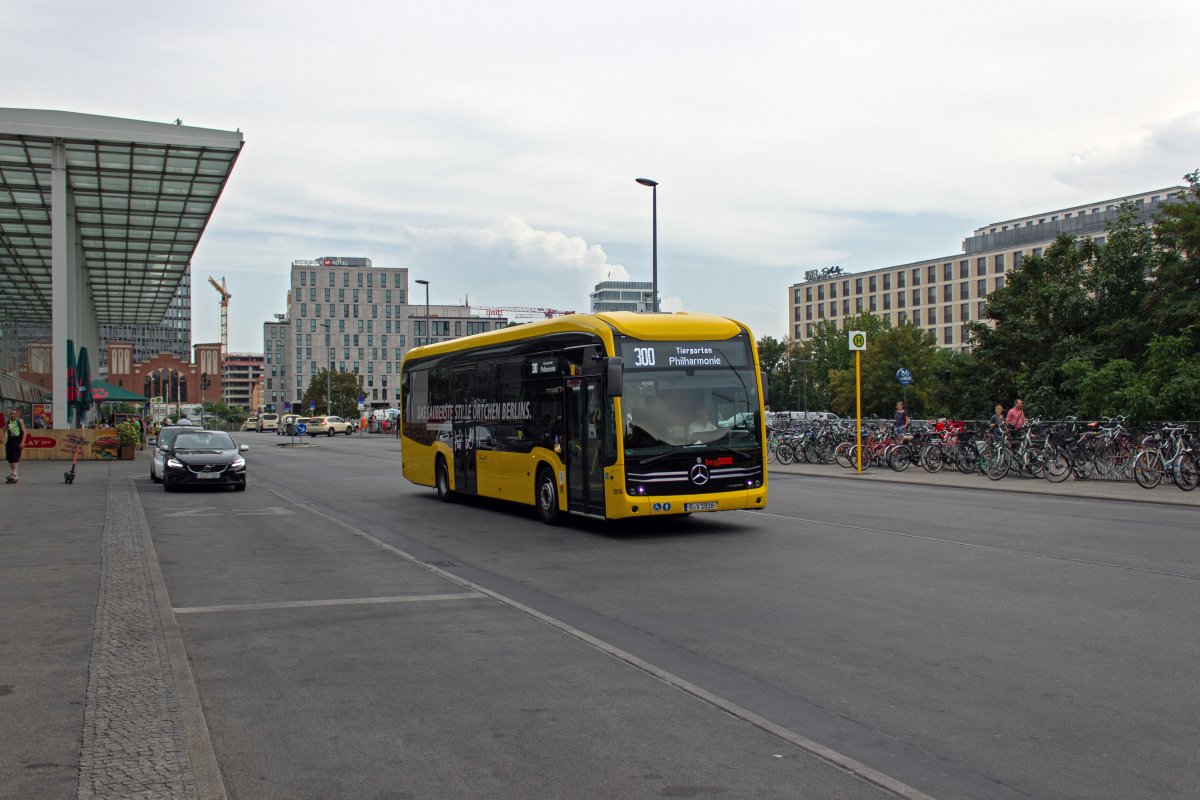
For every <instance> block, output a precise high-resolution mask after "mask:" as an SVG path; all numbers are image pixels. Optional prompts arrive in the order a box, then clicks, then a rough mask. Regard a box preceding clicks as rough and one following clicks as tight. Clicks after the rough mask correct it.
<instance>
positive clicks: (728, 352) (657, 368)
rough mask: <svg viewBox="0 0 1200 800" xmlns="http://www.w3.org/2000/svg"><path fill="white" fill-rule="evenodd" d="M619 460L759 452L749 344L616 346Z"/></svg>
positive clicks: (628, 343)
mask: <svg viewBox="0 0 1200 800" xmlns="http://www.w3.org/2000/svg"><path fill="white" fill-rule="evenodd" d="M621 350H622V355H623V356H624V359H625V385H624V390H623V395H622V398H621V409H622V415H623V417H624V420H623V428H624V434H625V455H626V456H627V457H630V458H633V459H635V460H644V459H645V458H647V457H652V456H656V455H661V454H666V453H673V452H678V451H679V449H680V448H689V449H691V448H695V450H696V451H699V452H706V453H707V452H712V451H717V450H721V451H728V450H734V451H740V450H754V449H757V448H758V447H760V445H761V442H760V436H759V420H758V413H757V411H758V407H759V402H758V387H757V385H756V382H755V378H754V368H753V366H752V364H751V352H750V348H749V344H748V343H747V342H746V341H745V340H744V339H742V338H740V337H739V338H736V339H731V340H728V341H718V342H634V341H630V340H626V341H625V342H622V346H621Z"/></svg>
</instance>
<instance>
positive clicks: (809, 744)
mask: <svg viewBox="0 0 1200 800" xmlns="http://www.w3.org/2000/svg"><path fill="white" fill-rule="evenodd" d="M264 488H265V489H266V490H267V491H268V492H271V493H272V494H275V495H278V496H279V497H281V498H283V499H284V500H286V499H287V498H286V497H284V495H282V494H281V493H279V492H277V491H276V490H274V489H272V488H271V487H269V486H266V487H264ZM306 509H307V510H308V511H309V512H311V513H313V514H316V515H317V516H319V517H324V518H325V519H327V520H329V521H330V522H332V523H333V524H334V525H337V526H338V527H340V528H345V529H346V530H348V531H349V532H350V533H352V534H354V535H355V536H357V537H359V538H360V539H363V540H364V541H367V542H370V543H371V544H373V545H375V546H376V547H378V548H379V549H381V550H385V551H387V552H389V553H391V554H392V555H394V556H397V557H399V558H401V559H404V560H405V561H408V562H409V563H411V564H414V565H416V566H418V567H421V568H422V569H425V570H428V571H430V572H432V573H434V574H435V575H439V576H441V577H442V578H445V579H446V580H448V581H450V582H452V583H457V584H458V585H459V586H462V587H465V588H467V589H471V590H472V591H473V592H475V593H478V594H481V595H486V596H487V597H490V598H492V599H493V600H496V601H497V602H499V603H502V604H503V605H506V606H508V607H509V608H511V609H513V610H515V611H520V612H521V613H523V614H526V615H528V616H530V617H533V618H534V619H536V620H538V621H539V622H542V623H545V624H546V625H549V626H550V627H552V628H555V629H557V630H559V631H561V632H563V633H565V634H567V635H568V636H571V637H573V638H575V639H578V640H579V641H581V642H583V643H584V644H587V645H590V646H591V647H594V648H595V649H597V650H599V651H600V652H602V653H605V654H606V655H609V656H612V657H613V658H615V659H617V660H618V661H624V662H625V663H626V664H628V665H629V666H631V667H633V668H635V669H638V670H641V671H642V672H645V673H646V674H648V675H650V676H651V677H653V678H656V679H657V680H659V681H661V682H663V683H665V684H667V685H668V686H672V687H674V688H676V689H678V690H680V691H682V692H684V693H686V694H690V695H691V696H692V697H695V698H696V699H698V700H701V701H702V702H705V703H708V704H709V705H711V706H713V707H715V708H718V709H720V710H721V711H724V712H725V713H727V714H730V715H732V716H734V717H737V718H738V719H740V720H742V721H743V722H746V723H747V724H749V725H752V726H754V727H756V728H758V729H759V730H761V731H764V732H766V733H768V734H770V735H772V736H775V737H777V738H779V739H782V740H783V741H785V742H788V743H789V744H791V745H793V746H794V747H797V748H799V749H800V750H803V751H805V752H806V753H808V754H810V755H812V756H815V757H817V758H819V759H821V760H822V761H825V762H828V763H829V764H832V765H834V766H836V767H838V768H839V769H842V770H844V771H845V772H848V773H850V774H851V775H854V776H855V777H857V778H860V779H861V780H863V781H865V782H866V783H870V784H872V785H874V786H877V787H879V788H881V789H884V790H886V791H889V792H891V793H892V794H895V795H896V796H897V797H901V798H903V799H904V800H935V798H933V797H932V796H930V795H927V794H925V793H924V792H922V791H919V790H917V789H914V788H913V787H911V786H909V785H908V784H906V783H903V782H901V781H899V780H897V779H895V778H893V777H891V776H890V775H886V774H884V773H882V772H880V771H879V770H877V769H874V768H873V767H869V766H867V765H866V764H864V763H862V762H861V761H858V760H856V759H853V758H851V757H850V756H847V755H844V754H842V753H839V752H838V751H836V750H834V749H832V748H830V747H826V746H825V745H823V744H821V743H820V742H816V741H813V740H812V739H809V738H808V737H807V736H802V735H800V734H799V733H796V732H795V731H793V730H790V729H788V728H785V727H784V726H782V725H779V724H777V723H775V722H772V721H771V720H769V719H767V718H766V717H762V716H759V715H758V714H755V713H754V712H753V711H751V710H749V709H747V708H743V707H742V706H739V705H738V704H737V703H734V702H733V701H731V700H726V699H725V698H723V697H721V696H720V695H716V694H713V693H712V692H710V691H708V690H707V689H704V688H702V687H701V686H698V685H697V684H694V683H692V682H691V681H688V680H685V679H683V678H681V677H679V676H678V675H676V674H674V673H672V672H668V671H666V670H664V669H661V668H659V667H656V666H655V665H654V664H651V663H650V662H648V661H645V660H643V659H641V658H638V657H637V656H635V655H634V654H633V653H630V652H628V651H626V650H622V649H621V648H619V647H617V646H616V645H613V644H609V643H608V642H606V641H604V640H603V639H597V638H596V637H595V636H592V635H591V634H589V633H585V632H584V631H581V630H579V629H578V628H576V627H574V626H572V625H569V624H568V623H566V622H563V621H562V620H560V619H557V618H555V617H552V616H550V615H549V614H545V613H543V612H541V611H538V610H537V609H535V608H532V607H531V606H527V605H525V604H524V603H521V602H518V601H517V600H513V599H512V598H510V597H506V596H504V595H502V594H500V593H499V592H496V591H493V590H491V589H489V588H487V587H486V586H483V585H481V584H478V583H475V582H474V581H471V580H468V579H466V578H462V577H459V576H458V575H455V574H454V573H452V572H447V571H446V570H444V569H441V568H439V567H435V566H434V565H432V564H430V563H428V562H425V561H421V560H420V559H418V558H416V557H415V556H413V555H412V554H410V553H406V552H404V551H403V550H401V549H400V548H398V547H393V546H392V545H390V544H388V543H387V542H385V541H382V540H381V539H378V538H376V537H374V536H372V535H371V534H369V533H367V532H366V531H363V530H360V529H358V528H356V527H354V526H353V525H351V524H350V523H348V522H344V521H342V520H340V519H338V518H337V517H334V516H332V515H330V514H326V513H325V512H324V511H321V510H320V509H319V508H317V507H316V506H306ZM755 513H762V512H755Z"/></svg>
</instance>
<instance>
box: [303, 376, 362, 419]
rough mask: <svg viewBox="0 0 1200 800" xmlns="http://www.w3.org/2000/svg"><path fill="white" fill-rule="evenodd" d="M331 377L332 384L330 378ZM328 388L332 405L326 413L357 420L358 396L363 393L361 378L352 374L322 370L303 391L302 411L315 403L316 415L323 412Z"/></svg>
mask: <svg viewBox="0 0 1200 800" xmlns="http://www.w3.org/2000/svg"><path fill="white" fill-rule="evenodd" d="M331 376H332V383H331V382H330V378H331ZM327 385H328V387H329V397H330V398H331V401H332V403H333V407H332V409H330V410H329V412H328V413H330V414H332V415H334V416H338V417H343V418H348V419H357V418H358V396H359V395H360V394H362V393H363V388H362V378H360V377H359V376H358V375H356V374H354V373H353V372H330V370H328V369H322V370H320V371H319V372H317V373H316V374H314V375H313V377H312V382H311V383H309V384H308V388H307V389H305V390H304V398H303V400H302V401H301V402H302V403H303V409H302V411H303V410H306V409H307V408H308V404H309V403H310V402H315V403H316V406H315V408H316V411H317V413H323V412H324V411H325V398H326V386H327Z"/></svg>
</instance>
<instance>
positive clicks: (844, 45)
mask: <svg viewBox="0 0 1200 800" xmlns="http://www.w3.org/2000/svg"><path fill="white" fill-rule="evenodd" d="M0 20H2V21H3V23H2V27H0V32H2V33H0V75H2V76H3V79H2V80H0V106H5V107H12V108H43V109H56V110H67V111H79V112H85V113H92V114H105V115H111V116H119V117H129V118H134V119H144V120H154V121H163V122H171V121H173V120H175V119H176V118H180V119H182V120H183V121H184V123H185V124H188V125H195V126H199V127H207V128H219V129H224V130H234V129H240V130H241V131H242V132H243V134H244V136H245V141H246V144H245V148H244V149H243V151H242V155H241V157H240V159H239V162H238V164H237V166H236V168H235V169H234V172H233V176H232V178H231V180H230V183H229V186H228V187H227V189H226V192H225V194H224V196H223V198H222V200H221V203H220V204H219V205H218V208H217V212H216V214H215V215H214V217H213V219H212V222H211V224H210V225H209V228H208V230H207V232H206V233H205V235H204V239H203V241H202V242H201V246H200V249H199V251H198V253H197V255H196V258H195V260H194V262H193V273H194V274H193V284H194V301H193V311H192V314H193V341H198V342H200V341H215V340H216V339H217V338H218V327H219V322H218V320H219V312H218V304H217V296H216V293H215V292H213V291H212V289H211V288H210V287H208V286H207V277H208V276H209V275H212V276H215V277H217V278H218V279H219V278H220V277H222V276H224V277H225V278H226V280H227V282H228V284H229V288H230V291H231V292H232V293H233V301H232V308H231V325H230V346H231V348H232V349H234V350H237V351H260V350H261V349H262V333H261V331H262V328H261V323H262V322H263V321H264V320H266V319H269V318H270V315H271V314H272V313H275V312H282V311H283V310H284V304H285V292H286V289H287V280H288V268H289V264H290V262H291V261H292V260H293V259H306V258H317V257H320V256H334V255H337V256H366V257H369V258H371V259H372V260H373V261H374V263H375V264H376V265H379V266H403V267H408V268H409V269H410V278H425V279H428V280H430V281H431V287H430V288H431V297H430V299H431V301H432V302H433V303H435V304H436V303H454V302H462V301H463V300H464V299H466V298H469V299H470V301H471V302H472V303H477V304H482V305H494V306H510V305H521V306H538V307H552V308H560V309H575V310H583V311H586V310H587V306H588V293H589V291H590V290H591V288H592V287H593V286H594V284H595V283H596V282H597V281H599V280H603V279H605V278H606V277H612V278H614V279H619V278H630V279H633V280H649V279H650V261H651V259H650V256H651V247H650V233H651V213H650V212H651V193H650V190H649V189H647V188H644V187H642V186H639V185H637V184H636V183H634V179H635V178H637V177H648V178H653V179H655V180H657V181H659V182H660V184H661V185H660V186H659V188H658V233H659V286H660V293H661V295H662V297H663V299H664V302H663V305H664V307H665V308H668V309H686V310H689V311H705V312H713V313H720V314H725V315H729V316H734V317H737V318H739V319H742V320H743V321H745V322H748V323H749V324H750V325H751V326H752V327H753V329H754V330H755V332H756V334H758V335H764V334H769V335H772V336H777V337H782V336H784V335H785V334H786V333H787V331H788V328H787V320H786V315H787V304H786V303H787V287H788V286H789V285H791V284H792V283H795V282H797V281H799V280H800V279H801V277H802V274H803V272H804V270H806V269H811V268H814V267H826V266H831V265H834V264H837V265H840V266H842V267H845V268H847V269H849V270H851V271H858V270H864V269H871V268H874V267H880V266H889V265H892V264H898V263H904V262H908V261H915V260H918V259H923V258H936V257H938V256H942V255H948V254H952V253H955V252H958V251H959V249H960V247H961V243H962V239H963V238H964V237H965V236H967V235H969V234H970V232H971V231H972V230H973V229H974V228H976V227H979V226H981V225H984V224H986V223H989V222H994V221H998V220H1002V219H1008V218H1011V217H1016V216H1021V215H1024V214H1031V213H1035V212H1038V211H1044V210H1050V209H1056V208H1061V207H1065V206H1070V205H1074V204H1077V203H1088V202H1092V201H1095V200H1100V199H1107V198H1112V197H1119V196H1122V195H1127V194H1133V193H1136V192H1141V191H1146V190H1150V189H1161V188H1164V187H1167V186H1173V185H1177V184H1180V183H1182V175H1183V174H1184V173H1185V172H1190V171H1191V170H1193V169H1196V168H1197V167H1200V89H1198V88H1197V80H1196V77H1195V34H1196V31H1197V30H1200V3H1196V2H1194V1H1193V0H1174V2H1162V1H1161V0H1144V2H1141V3H1130V2H1128V0H1122V2H1109V0H1091V1H1090V2H1074V1H1073V0H1072V1H1070V2H1066V1H1063V0H1055V1H1054V2H1047V1H1046V0H1040V2H1025V1H1024V0H1010V2H1005V3H986V2H979V3H964V2H961V1H959V2H936V3H935V2H914V3H903V4H902V3H895V2H864V1H861V0H860V2H857V3H846V4H841V5H840V6H838V7H835V5H834V4H829V3H812V2H795V0H793V2H759V1H758V0H743V1H742V2H738V3H729V2H720V3H718V2H711V1H710V0H693V2H688V3H683V2H656V1H655V0H638V2H626V1H625V0H609V1H608V2H605V3H588V4H584V3H577V2H571V0H558V2H545V1H544V0H540V1H539V0H510V1H509V2H499V3H483V2H460V1H459V0H440V2H437V3H430V2H428V0H421V2H410V1H409V0H390V2H353V1H352V0H350V1H348V2H343V3H329V2H321V3H317V2H307V0H301V1H299V2H297V1H296V0H291V1H290V2H269V3H268V2H256V1H255V0H249V1H248V2H247V0H242V2H236V3H235V2H224V0H217V1H216V2H212V1H210V2H205V3H202V4H195V3H179V4H177V3H162V2H137V1H136V0H131V1H130V2H118V3H94V2H79V1H78V0H60V1H59V2H56V3H30V2H28V1H27V0H0ZM414 299H418V300H419V299H423V295H422V297H421V298H414Z"/></svg>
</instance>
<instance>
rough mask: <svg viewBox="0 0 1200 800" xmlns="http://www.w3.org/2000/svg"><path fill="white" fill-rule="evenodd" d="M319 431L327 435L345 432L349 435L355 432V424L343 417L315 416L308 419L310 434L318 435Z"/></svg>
mask: <svg viewBox="0 0 1200 800" xmlns="http://www.w3.org/2000/svg"><path fill="white" fill-rule="evenodd" d="M319 433H323V434H325V435H327V436H333V435H334V434H335V433H344V434H346V435H347V436H349V435H350V434H352V433H354V426H353V425H352V424H351V423H349V422H347V421H346V420H344V419H342V418H341V417H313V418H312V419H310V420H309V421H308V435H309V436H316V435H317V434H319Z"/></svg>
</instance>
